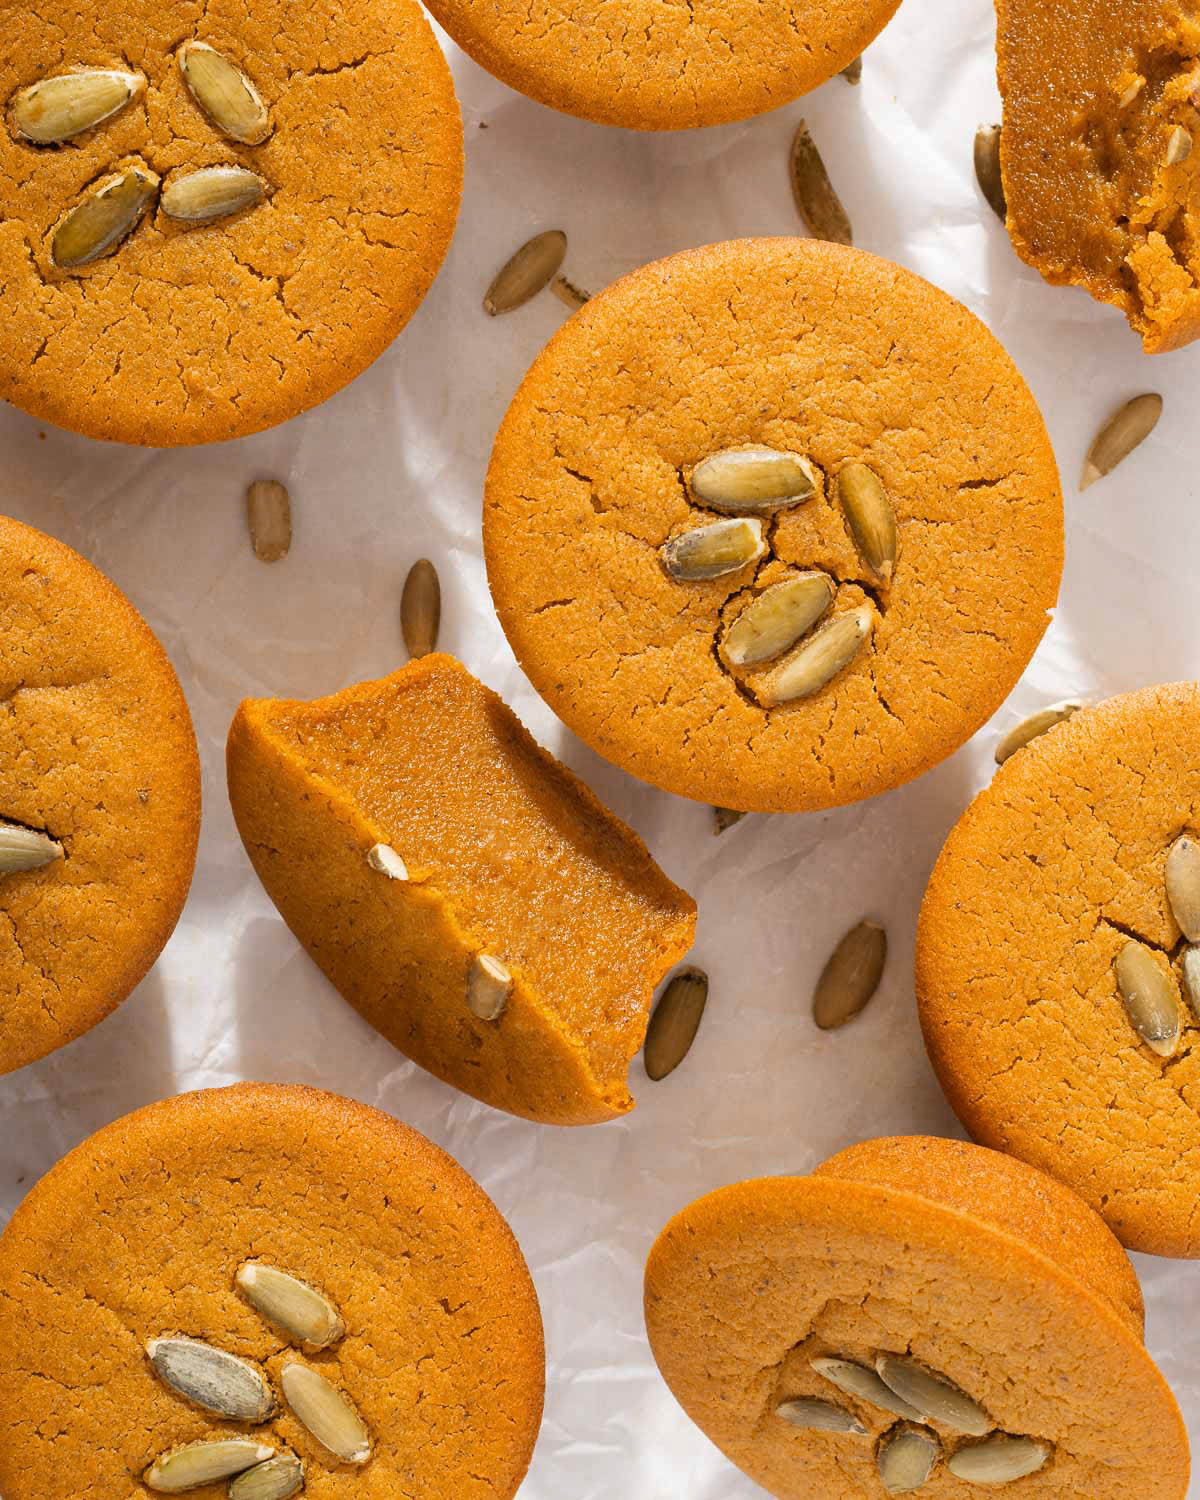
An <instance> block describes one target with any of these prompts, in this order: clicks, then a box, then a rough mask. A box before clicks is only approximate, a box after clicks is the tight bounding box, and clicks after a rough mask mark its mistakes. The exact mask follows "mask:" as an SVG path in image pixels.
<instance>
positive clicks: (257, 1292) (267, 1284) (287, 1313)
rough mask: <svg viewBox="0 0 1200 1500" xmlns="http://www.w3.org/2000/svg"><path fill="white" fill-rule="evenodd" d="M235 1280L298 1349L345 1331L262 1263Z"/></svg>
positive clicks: (316, 1297)
mask: <svg viewBox="0 0 1200 1500" xmlns="http://www.w3.org/2000/svg"><path fill="white" fill-rule="evenodd" d="M376 848H378V849H387V845H386V844H377V845H376ZM388 852H389V853H393V852H394V851H392V850H388ZM402 878H403V877H402ZM235 1280H236V1282H237V1287H238V1290H239V1291H240V1292H241V1293H242V1295H243V1296H244V1297H245V1298H246V1300H247V1301H248V1302H249V1303H250V1304H251V1306H253V1307H254V1308H256V1309H257V1310H258V1311H259V1312H260V1313H261V1314H262V1315H263V1317H264V1318H266V1319H267V1321H268V1322H271V1323H274V1324H276V1326H277V1327H279V1328H282V1329H283V1331H284V1333H286V1334H287V1335H288V1337H289V1338H290V1339H291V1340H292V1342H293V1343H296V1344H299V1345H300V1346H301V1348H304V1349H313V1350H315V1349H328V1348H329V1346H330V1344H336V1343H337V1341H338V1340H339V1339H340V1338H341V1337H342V1336H343V1334H344V1333H345V1332H346V1325H345V1323H344V1322H343V1321H342V1319H341V1316H340V1314H339V1313H338V1310H337V1308H336V1307H334V1305H333V1303H332V1302H330V1300H329V1298H328V1297H326V1296H325V1295H324V1294H323V1293H322V1292H319V1291H317V1289H316V1287H314V1286H309V1284H308V1282H306V1281H301V1280H300V1278H299V1277H298V1276H289V1275H288V1273H287V1272H286V1271H281V1270H279V1269H278V1267H276V1266H269V1265H266V1264H265V1263H264V1262H263V1261H258V1260H248V1261H247V1262H246V1263H245V1265H243V1266H240V1267H239V1268H238V1273H237V1276H236V1278H235Z"/></svg>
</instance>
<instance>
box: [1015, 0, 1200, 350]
mask: <svg viewBox="0 0 1200 1500" xmlns="http://www.w3.org/2000/svg"><path fill="white" fill-rule="evenodd" d="M996 9H997V11H998V13H999V33H998V36H999V77H1000V90H1001V93H1002V94H1003V96H1004V128H1003V133H1002V136H1001V161H1002V169H1003V177H1004V187H1005V193H1006V196H1007V201H1008V231H1009V234H1010V236H1011V237H1012V242H1013V244H1014V246H1015V247H1016V250H1017V253H1018V254H1019V255H1020V256H1021V258H1022V259H1023V260H1025V261H1028V263H1029V264H1030V265H1031V266H1033V267H1034V268H1035V269H1036V270H1038V271H1040V272H1041V273H1042V275H1043V276H1044V277H1045V278H1046V280H1047V281H1049V282H1053V283H1054V284H1056V285H1072V286H1082V287H1085V288H1086V289H1087V290H1088V291H1089V292H1090V293H1091V294H1092V296H1093V297H1095V298H1096V299H1097V300H1098V301H1100V302H1109V303H1112V304H1113V305H1114V306H1116V307H1119V308H1120V309H1121V311H1122V312H1123V313H1124V314H1125V316H1126V317H1127V318H1128V319H1129V322H1130V324H1131V325H1132V326H1133V328H1134V329H1135V330H1136V331H1137V332H1138V333H1139V334H1140V335H1141V337H1142V341H1143V344H1144V345H1145V348H1146V352H1147V353H1148V354H1159V353H1161V352H1163V351H1164V350H1168V349H1178V348H1179V347H1180V346H1181V345H1183V344H1187V343H1190V342H1191V340H1192V339H1194V338H1195V337H1196V336H1197V334H1200V149H1198V150H1195V151H1193V144H1196V145H1197V146H1200V111H1198V109H1197V105H1198V104H1200V18H1198V17H1197V16H1196V14H1195V12H1194V7H1192V6H1191V5H1184V4H1183V3H1181V0H1165V3H1164V0H1128V3H1122V4H1120V5H1109V4H1105V5H1093V4H1088V3H1085V0H997V3H996Z"/></svg>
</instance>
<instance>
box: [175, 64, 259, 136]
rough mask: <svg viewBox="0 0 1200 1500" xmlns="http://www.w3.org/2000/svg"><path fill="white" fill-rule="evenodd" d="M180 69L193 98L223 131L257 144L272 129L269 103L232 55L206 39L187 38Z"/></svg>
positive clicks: (223, 133)
mask: <svg viewBox="0 0 1200 1500" xmlns="http://www.w3.org/2000/svg"><path fill="white" fill-rule="evenodd" d="M178 55H179V71H180V72H181V73H182V74H183V81H184V83H186V84H187V86H188V90H189V91H190V93H191V95H192V98H193V99H195V101H196V103H197V104H198V105H199V106H200V108H201V109H202V110H203V111H204V113H205V114H206V115H207V116H208V118H209V119H210V120H211V121H212V123H213V124H214V125H215V126H216V127H217V129H218V130H219V131H220V132H221V134H222V135H227V136H228V137H229V138H230V140H233V141H239V142H241V144H242V145H243V146H258V145H261V144H262V142H263V141H265V140H266V138H267V137H268V136H269V135H270V133H271V120H270V116H269V115H268V113H267V106H266V105H265V104H264V103H263V102H262V99H261V98H260V97H259V93H258V90H257V89H256V88H255V87H254V85H253V84H252V83H251V82H250V80H249V78H247V77H246V75H245V73H243V72H242V70H241V68H239V67H238V65H237V63H235V62H234V61H233V60H232V59H231V58H228V57H226V56H225V54H224V53H223V52H218V51H217V49H216V48H215V47H210V46H209V44H208V43H207V42H184V44H183V46H182V47H180V49H179V54H178Z"/></svg>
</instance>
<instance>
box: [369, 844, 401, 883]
mask: <svg viewBox="0 0 1200 1500" xmlns="http://www.w3.org/2000/svg"><path fill="white" fill-rule="evenodd" d="M367 863H368V864H369V865H370V866H371V868H372V870H378V871H379V873H380V874H381V875H387V876H388V877H389V878H390V879H392V880H407V879H408V866H407V865H406V864H405V863H404V861H403V860H402V859H401V858H400V856H399V855H398V854H397V853H396V851H395V850H394V849H393V848H392V846H391V845H390V844H373V845H372V846H371V848H370V849H368V850H367Z"/></svg>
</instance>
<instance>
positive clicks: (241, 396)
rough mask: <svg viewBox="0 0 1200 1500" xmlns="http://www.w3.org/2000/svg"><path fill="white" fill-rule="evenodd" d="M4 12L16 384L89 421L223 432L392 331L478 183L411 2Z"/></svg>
mask: <svg viewBox="0 0 1200 1500" xmlns="http://www.w3.org/2000/svg"><path fill="white" fill-rule="evenodd" d="M5 23H6V25H5V41H6V43H7V45H6V47H5V49H4V55H3V58H2V59H0V103H2V104H3V105H4V106H5V117H4V121H3V123H2V124H0V195H2V197H3V200H4V204H5V214H4V218H3V221H2V222H0V286H2V287H3V288H4V295H3V307H4V312H5V317H4V330H5V331H4V338H3V340H2V341H0V396H2V397H3V398H4V399H6V400H8V401H11V402H13V403H14V404H15V405H16V406H20V407H22V408H24V410H26V411H28V412H31V413H32V414H33V415H34V416H36V417H39V418H41V419H44V420H46V421H49V422H54V423H57V424H58V425H59V426H61V427H69V428H71V429H73V430H74V431H76V432H82V433H85V434H87V435H88V436H90V437H99V438H112V439H115V440H117V441H119V442H125V443H145V444H150V445H155V446H161V447H172V446H175V445H177V444H183V443H207V442H215V441H218V440H221V439H225V438H235V437H241V436H244V435H245V434H246V433H251V432H257V431H259V430H260V429H262V428H264V427H270V426H272V425H274V424H275V423H277V422H282V421H284V420H286V419H287V418H288V417H292V416H295V415H296V414H297V413H298V412H302V411H306V410H307V409H308V408H309V407H311V406H315V405H316V404H317V403H318V402H319V401H323V400H324V399H325V398H326V397H327V396H329V395H331V394H332V393H333V392H334V391H337V390H339V389H340V388H341V387H342V386H343V385H345V384H346V382H347V381H349V380H352V379H353V378H354V376H356V375H358V374H359V373H360V372H361V371H362V370H364V369H365V368H366V367H367V366H368V365H369V364H370V363H371V361H372V360H374V359H375V358H376V357H377V356H378V355H379V354H381V353H382V352H383V350H384V349H386V348H387V346H388V344H389V343H390V342H391V341H392V339H393V338H395V336H396V334H397V333H398V332H399V331H400V329H401V328H402V327H403V326H404V324H405V323H406V322H407V321H408V319H409V317H410V316H411V315H412V313H413V312H414V310H415V309H416V307H417V305H418V304H419V303H420V301H421V299H422V297H424V295H425V293H426V292H427V291H428V290H429V286H430V284H431V282H432V281H433V278H434V276H435V274H436V272H437V269H438V267H439V265H440V264H441V260H442V257H443V255H444V254H445V252H446V248H447V246H448V244H449V242H450V237H451V234H452V233H453V230H454V221H455V217H456V214H457V211H458V201H459V195H460V191H461V186H462V123H461V119H460V116H459V110H458V103H457V101H456V99H455V95H454V88H453V84H452V82H451V78H450V72H449V69H448V68H447V66H446V62H445V59H444V58H443V56H442V54H441V51H440V50H439V48H438V44H437V42H436V40H435V39H434V35H433V31H432V29H431V28H430V26H429V24H428V22H427V21H426V20H425V17H424V15H423V13H422V11H421V9H420V7H419V6H418V5H417V4H416V3H415V0H345V3H342V4H338V5H332V4H329V3H328V0H317V3H316V4H314V5H294V4H290V3H288V0H255V3H254V4H253V5H251V6H249V7H247V6H246V5H244V4H241V3H237V0H212V3H209V4H206V5H204V6H203V7H201V8H199V9H197V7H196V6H195V5H193V4H190V3H187V0H165V3H163V4H158V5H148V4H145V3H142V0H78V3H73V4H71V5H66V4H63V3H61V0H58V3H55V4H53V5H51V6H50V7H49V9H47V8H46V7H41V8H38V9H36V10H35V9H32V8H20V7H13V6H10V7H8V8H7V10H6V13H5ZM198 174H204V175H198Z"/></svg>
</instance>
